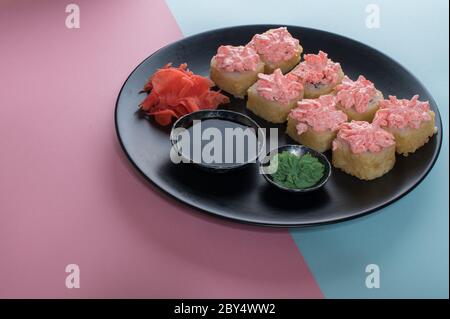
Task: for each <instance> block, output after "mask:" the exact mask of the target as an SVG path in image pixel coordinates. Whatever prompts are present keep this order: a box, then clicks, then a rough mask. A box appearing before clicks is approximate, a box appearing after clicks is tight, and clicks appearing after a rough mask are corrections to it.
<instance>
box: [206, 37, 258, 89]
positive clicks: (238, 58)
mask: <svg viewBox="0 0 450 319" xmlns="http://www.w3.org/2000/svg"><path fill="white" fill-rule="evenodd" d="M261 72H264V63H263V62H262V61H261V59H260V57H259V55H258V54H257V53H256V51H255V50H253V49H252V48H249V47H244V46H231V45H222V46H220V47H219V49H218V50H217V54H216V55H215V56H214V57H213V58H212V59H211V69H210V78H211V80H213V81H214V83H215V84H216V85H217V86H218V87H219V88H221V89H222V90H224V91H226V92H228V93H230V94H232V95H234V96H235V97H238V98H244V97H245V94H246V93H247V90H248V88H249V87H250V86H252V85H253V83H255V82H256V81H257V80H258V73H261Z"/></svg>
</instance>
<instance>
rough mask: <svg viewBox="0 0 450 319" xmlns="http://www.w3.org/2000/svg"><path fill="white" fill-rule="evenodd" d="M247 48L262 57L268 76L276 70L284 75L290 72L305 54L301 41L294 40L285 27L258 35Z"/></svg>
mask: <svg viewBox="0 0 450 319" xmlns="http://www.w3.org/2000/svg"><path fill="white" fill-rule="evenodd" d="M247 46H248V47H250V48H253V49H254V50H255V51H256V52H257V53H258V54H259V55H260V57H261V60H262V61H263V62H264V63H265V70H264V73H267V74H270V73H272V72H273V71H275V70H276V69H280V70H281V72H283V73H286V72H288V71H290V70H291V69H292V68H293V67H294V66H296V65H297V64H298V62H300V59H301V54H302V52H303V48H302V46H301V45H300V42H299V40H297V39H295V38H293V37H292V35H291V34H290V33H289V31H288V30H287V28H285V27H282V28H278V29H270V30H268V31H266V32H264V33H262V34H256V35H254V36H253V38H252V40H251V41H250V42H249V43H248V44H247Z"/></svg>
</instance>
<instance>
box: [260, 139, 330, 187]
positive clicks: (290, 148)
mask: <svg viewBox="0 0 450 319" xmlns="http://www.w3.org/2000/svg"><path fill="white" fill-rule="evenodd" d="M282 152H289V153H291V154H294V155H296V156H299V157H300V156H303V155H305V154H310V155H312V156H314V157H315V158H317V159H318V160H319V162H320V163H322V164H323V165H324V174H323V176H322V178H321V179H320V180H319V181H318V182H317V183H316V184H315V185H313V186H311V187H308V188H289V187H285V186H283V185H280V184H278V183H277V182H275V181H274V180H273V177H272V174H270V173H268V172H267V168H268V166H269V165H270V161H271V160H272V159H273V157H274V156H275V155H277V154H279V153H282ZM259 166H260V167H259V168H260V173H261V175H263V176H264V178H265V180H266V181H267V182H268V183H269V184H271V185H273V186H275V187H276V188H278V189H281V190H283V191H287V192H291V193H306V192H312V191H315V190H318V189H320V188H321V187H322V186H324V185H325V184H326V182H328V180H329V178H330V176H331V164H330V162H329V161H328V159H327V157H326V156H325V155H323V154H322V153H319V152H317V151H315V150H313V149H311V148H309V147H306V146H303V145H284V146H280V147H278V148H276V149H274V150H272V151H270V152H269V153H267V154H266V156H265V158H264V160H263V161H261V162H260V164H259Z"/></svg>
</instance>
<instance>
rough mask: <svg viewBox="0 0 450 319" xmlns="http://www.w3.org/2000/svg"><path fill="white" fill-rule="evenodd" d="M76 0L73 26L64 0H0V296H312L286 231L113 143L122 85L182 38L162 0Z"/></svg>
mask: <svg viewBox="0 0 450 319" xmlns="http://www.w3.org/2000/svg"><path fill="white" fill-rule="evenodd" d="M76 3H77V4H79V5H80V8H81V28H80V29H67V28H66V27H65V19H66V15H67V14H66V13H65V6H66V4H67V3H65V2H64V1H39V2H38V1H12V0H10V1H5V0H2V1H0V43H1V44H0V45H1V51H0V52H1V53H0V56H1V59H0V85H1V89H0V145H1V156H0V297H2V298H10V297H19V298H22V297H56V298H60V297H111V298H116V297H139V298H140V297H183V298H191V297H322V294H321V291H320V290H319V288H318V287H317V285H316V283H315V282H314V279H313V278H312V275H311V273H310V272H309V270H308V267H307V265H306V264H305V261H304V259H303V257H302V256H301V254H300V253H299V251H298V249H297V247H296V246H295V243H294V241H293V240H292V238H291V236H290V235H289V233H288V231H281V230H268V229H263V228H256V227H250V226H241V225H237V224H234V223H231V222H224V221H222V220H218V219H215V218H212V217H206V216H204V215H202V214H199V213H197V212H195V211H193V210H192V209H190V208H187V207H185V206H183V205H181V204H179V203H178V202H174V201H173V200H171V199H168V197H166V196H165V195H163V194H161V193H160V192H159V191H158V190H156V189H155V188H154V187H152V186H150V185H149V184H148V183H146V182H145V181H144V180H143V178H141V177H140V176H138V175H137V174H136V173H135V172H134V171H133V169H132V168H131V165H130V164H129V163H128V162H127V160H126V158H125V156H124V154H123V153H122V151H121V149H120V147H119V145H118V142H117V139H116V136H115V132H114V124H113V111H114V106H115V100H116V97H117V94H118V92H119V89H120V87H121V85H122V84H123V82H124V80H125V79H126V77H127V76H128V74H129V73H130V72H131V71H132V70H133V68H134V67H135V66H136V65H137V64H138V63H139V62H140V61H141V60H143V59H144V58H145V57H147V56H148V55H150V54H151V53H152V52H153V51H155V50H156V49H158V48H160V47H161V46H163V45H165V44H167V43H169V42H172V41H175V40H177V39H179V38H180V37H181V33H180V30H179V29H178V26H177V25H176V22H175V20H174V19H173V17H172V16H171V14H170V12H169V10H168V9H167V7H166V5H165V3H164V2H163V1H160V0H157V1H139V0H133V1H125V0H122V1H87V0H86V1H76ZM71 263H75V264H78V265H79V266H80V269H81V288H80V289H67V288H66V287H65V277H66V275H67V274H66V273H65V271H64V270H65V267H66V265H67V264H71Z"/></svg>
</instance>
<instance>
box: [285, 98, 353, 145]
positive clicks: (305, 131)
mask: <svg viewBox="0 0 450 319" xmlns="http://www.w3.org/2000/svg"><path fill="white" fill-rule="evenodd" d="M346 121H347V115H345V113H344V112H342V111H340V110H337V109H336V100H335V97H334V96H332V95H323V96H321V97H319V98H318V99H314V100H311V99H306V100H302V101H300V102H298V104H297V108H295V109H293V110H292V111H291V113H290V114H289V116H288V124H287V130H286V133H287V134H288V135H289V136H290V137H291V138H292V139H293V140H295V141H297V142H298V143H300V144H303V145H305V146H308V147H310V148H312V149H314V150H316V151H318V152H325V151H326V150H328V149H330V148H331V143H332V141H333V140H334V138H335V137H336V133H337V131H338V128H339V126H340V124H342V123H344V122H346Z"/></svg>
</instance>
